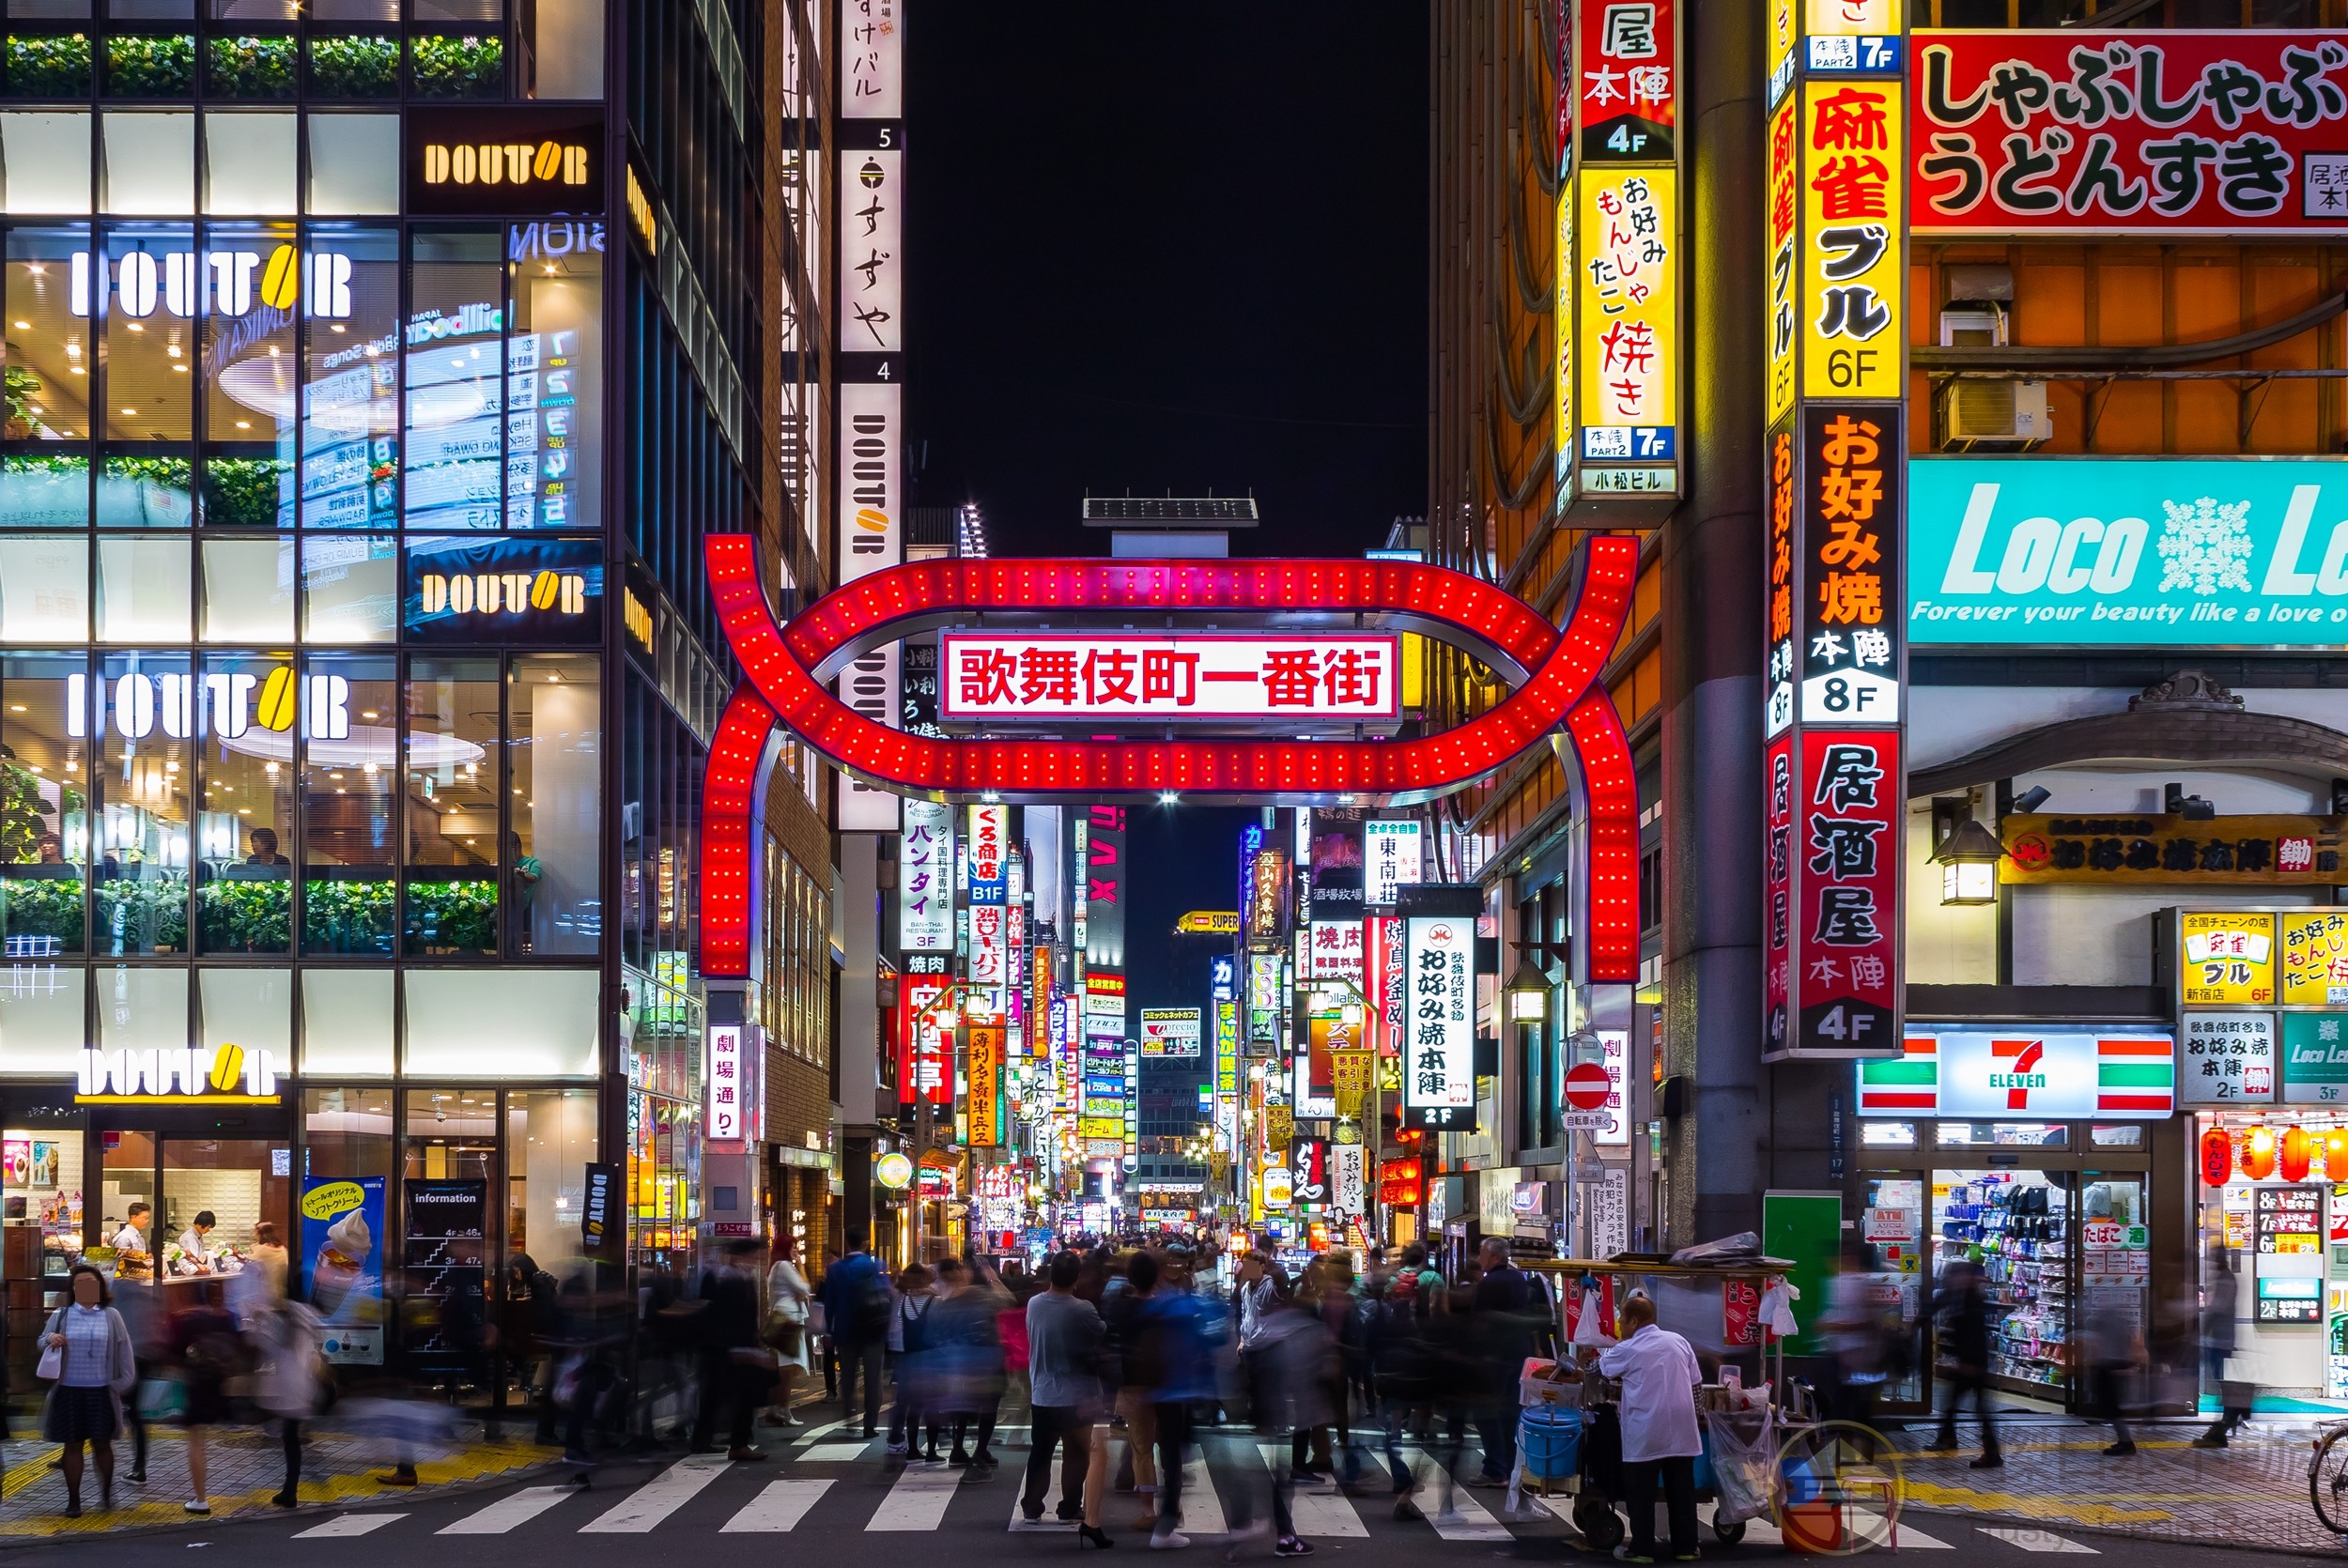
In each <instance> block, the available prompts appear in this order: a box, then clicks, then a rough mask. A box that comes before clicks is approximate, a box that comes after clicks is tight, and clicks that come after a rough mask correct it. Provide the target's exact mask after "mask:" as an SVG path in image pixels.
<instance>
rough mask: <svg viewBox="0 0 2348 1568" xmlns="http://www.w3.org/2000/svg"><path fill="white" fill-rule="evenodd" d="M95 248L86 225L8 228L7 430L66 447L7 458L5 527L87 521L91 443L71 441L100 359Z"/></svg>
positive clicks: (1, 497)
mask: <svg viewBox="0 0 2348 1568" xmlns="http://www.w3.org/2000/svg"><path fill="white" fill-rule="evenodd" d="M7 118H8V116H6V115H0V121H5V120H6V119H7ZM0 129H4V128H0ZM89 254H90V236H89V230H88V228H87V227H86V226H77V227H73V228H23V229H11V230H10V231H9V232H8V261H7V269H6V274H5V285H4V286H5V290H6V299H5V307H6V310H5V315H0V321H5V322H6V328H5V331H6V333H7V337H6V344H7V353H8V380H7V392H6V396H7V410H6V414H7V431H6V433H7V437H8V439H9V440H12V441H39V442H42V443H43V444H44V446H45V447H49V448H54V449H61V450H51V451H43V452H41V453H37V454H36V453H20V454H15V455H10V456H8V457H6V458H4V459H0V527H11V528H24V527H32V528H78V527H81V526H83V525H85V524H86V523H87V522H88V521H89V457H88V453H87V449H86V448H77V447H76V446H75V445H73V444H71V443H79V442H85V441H87V440H88V439H89V436H90V417H89V410H90V397H91V395H92V389H93V386H94V382H93V380H92V377H93V375H94V374H95V363H94V356H93V353H92V339H91V336H90V324H89V314H88V308H87V300H86V299H85V298H83V295H84V294H85V291H86V288H87V278H86V273H87V269H88V266H89ZM77 305H78V306H79V307H80V308H78V309H77V308H76V307H77Z"/></svg>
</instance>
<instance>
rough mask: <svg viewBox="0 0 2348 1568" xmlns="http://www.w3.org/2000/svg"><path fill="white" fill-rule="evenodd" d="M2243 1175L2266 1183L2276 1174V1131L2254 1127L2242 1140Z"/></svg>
mask: <svg viewBox="0 0 2348 1568" xmlns="http://www.w3.org/2000/svg"><path fill="white" fill-rule="evenodd" d="M2242 1174H2243V1175H2244V1176H2248V1177H2249V1178H2250V1179H2251V1180H2252V1181H2264V1180H2265V1179H2266V1178H2267V1177H2268V1176H2273V1175H2274V1174H2275V1130H2274V1129H2272V1128H2267V1127H2254V1128H2252V1129H2250V1130H2249V1131H2248V1132H2247V1133H2245V1134H2243V1138H2242Z"/></svg>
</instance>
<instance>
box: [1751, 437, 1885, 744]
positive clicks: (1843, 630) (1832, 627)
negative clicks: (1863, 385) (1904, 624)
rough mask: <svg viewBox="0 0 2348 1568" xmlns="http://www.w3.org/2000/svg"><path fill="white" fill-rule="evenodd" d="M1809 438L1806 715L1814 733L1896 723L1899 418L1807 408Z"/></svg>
mask: <svg viewBox="0 0 2348 1568" xmlns="http://www.w3.org/2000/svg"><path fill="white" fill-rule="evenodd" d="M1801 431H1802V467H1801V497H1802V505H1801V529H1802V535H1801V545H1800V549H1801V563H1800V576H1799V583H1798V586H1797V588H1796V590H1795V592H1796V593H1797V594H1798V596H1799V597H1800V602H1801V607H1802V609H1801V633H1800V637H1801V646H1800V648H1799V649H1798V650H1796V659H1797V662H1798V663H1799V664H1800V669H1801V684H1800V710H1799V716H1800V720H1801V722H1802V723H1803V724H1805V725H1811V724H1895V723H1897V722H1898V721H1899V718H1900V674H1901V669H1902V664H1903V661H1902V658H1901V650H1900V646H1899V629H1900V628H1899V615H1898V609H1897V606H1898V604H1899V581H1900V574H1899V549H1900V546H1899V538H1900V529H1899V515H1900V496H1899V491H1900V475H1901V473H1902V470H1903V468H1904V465H1903V464H1902V463H1901V461H1900V456H1901V436H1900V409H1899V407H1898V406H1897V405H1896V404H1887V405H1885V406H1883V407H1873V406H1868V407H1844V406H1841V405H1838V404H1832V403H1810V404H1805V405H1803V407H1802V411H1801ZM1770 570H1771V572H1772V573H1774V572H1775V570H1776V566H1775V562H1774V561H1772V563H1771V567H1770ZM1773 592H1774V591H1773Z"/></svg>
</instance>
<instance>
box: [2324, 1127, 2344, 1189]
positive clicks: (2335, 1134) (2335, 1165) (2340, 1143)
mask: <svg viewBox="0 0 2348 1568" xmlns="http://www.w3.org/2000/svg"><path fill="white" fill-rule="evenodd" d="M2324 1174H2325V1176H2329V1177H2331V1179H2332V1180H2334V1181H2348V1129H2342V1128H2337V1127H2335V1128H2333V1129H2332V1130H2330V1131H2329V1132H2326V1133H2325V1134H2324Z"/></svg>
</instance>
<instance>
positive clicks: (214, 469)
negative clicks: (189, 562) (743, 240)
mask: <svg viewBox="0 0 2348 1568" xmlns="http://www.w3.org/2000/svg"><path fill="white" fill-rule="evenodd" d="M290 471H291V465H289V464H287V463H286V461H285V460H284V459H283V458H278V457H207V458H206V459H205V460H204V522H205V525H206V526H207V527H209V528H274V527H276V526H277V523H278V510H279V508H280V507H281V506H282V505H283V504H284V503H285V501H286V499H287V498H286V494H285V490H284V484H285V477H286V474H287V473H289V472H290Z"/></svg>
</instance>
